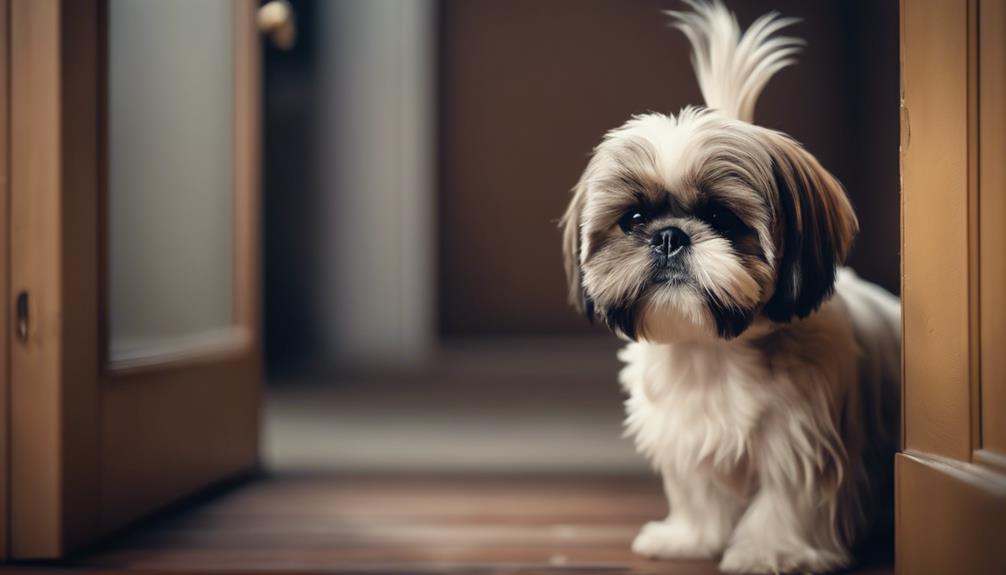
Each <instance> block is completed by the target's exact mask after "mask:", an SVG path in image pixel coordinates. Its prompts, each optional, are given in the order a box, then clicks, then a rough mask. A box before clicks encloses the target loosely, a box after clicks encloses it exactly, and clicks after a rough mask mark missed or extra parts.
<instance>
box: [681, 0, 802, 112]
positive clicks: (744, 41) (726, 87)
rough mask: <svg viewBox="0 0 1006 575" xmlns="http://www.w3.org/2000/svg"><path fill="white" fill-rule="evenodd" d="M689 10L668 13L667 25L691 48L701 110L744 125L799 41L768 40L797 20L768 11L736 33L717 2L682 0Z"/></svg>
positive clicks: (732, 19) (729, 14) (793, 60)
mask: <svg viewBox="0 0 1006 575" xmlns="http://www.w3.org/2000/svg"><path fill="white" fill-rule="evenodd" d="M683 2H685V3H686V4H688V6H690V7H691V8H692V10H693V11H692V12H679V11H673V10H668V11H667V12H666V13H667V14H668V15H669V16H670V17H671V18H672V22H671V25H672V26H674V27H675V28H677V29H679V30H681V31H682V32H684V34H685V36H687V37H688V41H689V42H690V43H691V45H692V66H693V67H694V68H695V75H696V76H697V77H698V80H699V88H700V89H701V90H702V97H703V98H705V100H706V106H708V107H710V108H716V109H718V110H720V111H721V112H723V113H724V114H727V115H730V116H732V117H734V118H738V119H741V120H744V121H747V122H751V121H753V119H754V108H755V102H756V101H757V100H758V96H759V95H760V94H761V91H762V89H763V88H764V87H765V84H767V83H768V81H769V80H770V79H771V78H772V76H773V75H775V73H776V72H778V71H779V70H781V69H783V68H785V67H786V66H789V65H790V64H794V63H796V58H794V56H795V55H796V54H797V53H798V52H799V51H800V49H801V48H802V47H803V46H804V44H805V42H804V41H803V40H802V39H800V38H791V37H787V36H773V34H775V33H776V32H778V31H779V30H780V29H782V28H785V27H786V26H789V25H791V24H794V23H796V22H798V21H799V19H798V18H782V17H781V16H780V15H779V13H778V12H769V13H768V14H765V15H764V16H762V17H761V18H758V19H757V20H755V22H754V24H752V25H751V27H750V28H748V29H747V30H746V31H745V32H744V34H743V35H742V34H741V31H740V26H738V25H737V17H736V16H734V14H733V13H732V12H730V11H729V10H727V9H726V7H725V6H724V5H723V3H722V2H721V1H720V0H712V1H711V2H707V1H706V0H683Z"/></svg>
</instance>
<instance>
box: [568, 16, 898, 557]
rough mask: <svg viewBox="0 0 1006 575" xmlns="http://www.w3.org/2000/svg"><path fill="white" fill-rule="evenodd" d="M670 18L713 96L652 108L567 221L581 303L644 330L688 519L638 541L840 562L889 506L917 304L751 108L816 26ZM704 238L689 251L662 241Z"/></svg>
mask: <svg viewBox="0 0 1006 575" xmlns="http://www.w3.org/2000/svg"><path fill="white" fill-rule="evenodd" d="M685 2H686V3H687V4H688V5H689V6H690V7H691V8H692V11H691V12H672V13H671V17H672V18H673V23H674V25H675V26H676V27H678V28H679V29H681V30H682V31H683V32H684V33H685V35H686V36H687V37H688V39H689V40H690V42H691V44H692V47H693V50H694V53H693V65H694V67H695V70H696V74H697V76H698V78H699V84H700V86H701V88H702V93H703V96H704V97H705V100H706V104H707V107H706V108H694V107H688V108H685V109H683V110H681V111H680V112H679V113H678V114H677V115H671V114H644V115H641V116H636V117H633V118H631V119H630V120H629V121H627V122H626V123H625V124H624V125H622V126H621V127H619V128H616V129H614V130H611V131H610V132H608V134H606V135H605V137H604V139H603V140H602V141H601V143H600V144H599V145H598V146H597V148H595V150H594V154H593V156H592V157H591V159H590V162H589V163H588V165H587V167H586V169H585V170H584V172H583V175H582V176H581V178H580V181H579V182H578V183H577V185H576V187H575V188H574V190H573V198H572V200H571V201H570V204H569V207H568V208H567V210H566V213H565V215H564V216H563V218H562V221H561V226H562V227H563V251H564V254H565V263H566V275H567V278H568V280H569V285H570V300H571V302H572V303H573V305H574V306H576V307H577V308H578V309H579V310H580V311H582V312H583V313H584V314H586V315H587V316H588V317H589V318H592V319H593V318H596V319H598V320H600V321H603V322H605V323H606V324H607V325H608V326H609V328H610V329H611V330H612V331H613V332H615V333H616V334H618V335H619V336H621V337H623V338H625V339H628V340H632V343H630V344H629V345H628V346H627V347H626V348H625V349H624V350H623V351H622V353H621V354H620V357H621V359H622V360H623V361H624V362H625V363H626V366H625V368H624V369H623V371H622V373H621V376H620V379H621V383H622V386H623V389H624V390H625V391H626V393H627V394H628V397H629V398H628V400H627V401H626V410H627V419H626V432H627V433H628V434H630V435H631V436H632V437H633V438H634V439H635V442H636V446H637V448H638V450H639V451H640V452H641V453H642V454H644V455H645V456H646V457H647V458H649V460H650V461H651V462H652V464H653V466H654V468H655V469H656V470H658V471H659V472H660V473H661V474H662V476H663V479H664V486H665V490H666V492H667V497H668V500H669V507H670V513H669V515H668V516H667V518H665V519H663V520H660V521H654V522H651V523H649V524H647V525H646V526H645V527H644V528H643V529H642V531H640V533H639V535H638V536H637V538H636V540H635V541H634V543H633V549H634V550H635V551H637V552H638V553H641V554H643V555H646V556H650V557H717V556H721V557H722V559H721V562H720V568H721V569H723V570H724V571H732V572H744V573H777V572H788V571H814V572H820V571H827V570H832V569H836V568H840V567H843V566H845V565H848V564H849V563H850V562H851V560H852V554H851V553H852V549H853V545H854V544H855V543H856V542H857V541H859V540H861V539H862V538H863V537H864V536H865V535H867V534H868V533H869V532H870V530H871V528H874V529H876V528H877V525H879V524H883V522H884V520H885V519H888V520H889V517H890V513H889V511H890V505H889V504H890V491H891V473H890V470H891V465H892V461H891V459H892V456H893V451H894V448H895V446H896V445H897V429H898V414H899V408H898V391H897V385H898V381H899V378H900V375H899V369H900V361H899V359H898V357H899V350H900V332H899V326H900V320H899V315H900V309H899V303H898V300H897V298H895V297H894V296H892V295H890V294H889V293H887V292H885V291H883V290H882V289H881V288H878V287H876V286H873V285H871V284H869V283H867V282H864V281H863V280H861V279H859V278H857V277H856V276H855V274H854V273H853V272H852V271H851V270H846V269H843V268H841V265H842V264H843V262H844V261H845V258H846V256H847V255H848V253H849V250H850V248H851V246H852V242H853V238H854V237H855V235H856V233H857V231H858V224H857V221H856V216H855V213H854V212H853V209H852V205H851V204H850V202H849V200H848V198H847V197H846V195H845V191H844V190H843V189H842V186H841V184H840V183H839V182H838V181H837V180H836V179H835V178H834V176H832V175H831V174H830V173H828V171H827V170H826V169H825V168H824V167H823V166H821V165H820V163H819V162H818V161H817V160H816V159H815V158H814V157H813V155H811V154H810V153H809V152H808V151H807V150H805V149H804V148H803V147H802V146H801V145H800V144H799V143H797V142H796V141H794V140H793V139H792V138H790V137H789V136H787V135H785V134H782V133H780V132H776V131H773V130H768V129H766V128H763V127H760V126H756V125H754V124H752V123H751V119H752V117H753V113H754V107H755V104H756V100H757V97H758V95H759V93H760V92H761V90H762V88H763V87H764V86H765V84H766V82H768V80H769V79H770V78H771V77H772V75H773V74H775V73H776V72H778V71H779V70H780V69H782V68H783V67H785V66H787V65H789V64H791V63H793V59H792V56H793V55H794V54H795V53H796V52H797V51H798V50H799V47H800V46H801V45H802V41H800V40H798V39H795V38H787V37H779V36H776V35H775V34H776V33H777V32H778V31H779V30H780V29H782V28H783V27H785V26H788V25H790V24H792V23H793V22H794V20H793V19H788V18H781V17H779V16H778V15H777V14H774V13H773V14H768V15H765V16H763V17H761V18H759V19H758V20H757V21H756V22H755V23H754V24H753V25H752V26H751V27H750V28H749V29H748V30H747V31H746V32H744V33H743V34H742V33H741V31H740V29H739V26H738V25H737V21H736V19H735V17H734V16H733V15H732V14H731V13H730V12H729V11H727V9H726V8H725V7H724V6H723V5H722V4H721V3H720V2H719V0H714V1H712V2H709V3H707V2H701V1H699V0H685ZM668 230H672V231H673V233H674V234H676V236H675V237H684V238H687V241H686V242H685V243H684V244H682V247H680V249H676V250H675V251H674V252H673V253H671V252H670V251H669V248H667V247H666V245H665V244H664V243H661V242H660V241H655V238H662V237H668V236H664V235H661V234H666V233H669V232H668Z"/></svg>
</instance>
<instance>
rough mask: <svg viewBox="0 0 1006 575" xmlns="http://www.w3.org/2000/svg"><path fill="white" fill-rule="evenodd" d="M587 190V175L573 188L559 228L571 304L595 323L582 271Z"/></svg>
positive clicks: (592, 307) (592, 304)
mask: <svg viewBox="0 0 1006 575" xmlns="http://www.w3.org/2000/svg"><path fill="white" fill-rule="evenodd" d="M586 188H587V185H586V174H584V176H582V177H581V178H580V181H579V182H578V183H577V184H576V187H574V188H573V199H572V200H570V202H569V206H568V207H567V208H566V213H565V214H563V216H562V219H560V220H559V227H560V228H562V257H563V260H564V261H563V263H564V264H565V268H566V281H567V282H568V284H569V303H570V304H572V305H573V307H575V308H576V309H577V311H579V312H580V313H582V314H584V315H585V316H587V319H588V320H590V321H591V322H593V321H594V302H593V301H592V300H591V299H590V297H589V296H587V294H586V293H585V292H584V290H583V271H582V270H581V269H580V219H581V217H582V214H583V204H584V202H585V198H586Z"/></svg>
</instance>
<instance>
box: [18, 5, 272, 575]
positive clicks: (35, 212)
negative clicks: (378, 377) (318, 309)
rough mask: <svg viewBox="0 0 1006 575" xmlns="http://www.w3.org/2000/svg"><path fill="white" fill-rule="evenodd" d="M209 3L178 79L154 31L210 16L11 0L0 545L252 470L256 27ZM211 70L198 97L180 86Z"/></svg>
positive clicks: (80, 539)
mask: <svg viewBox="0 0 1006 575" xmlns="http://www.w3.org/2000/svg"><path fill="white" fill-rule="evenodd" d="M208 1H209V0H207V2H208ZM148 4H149V6H148ZM156 4H157V6H158V8H157V9H160V10H172V9H173V8H171V7H165V6H164V3H156ZM167 4H168V5H170V6H174V3H167ZM211 4H213V6H211V7H209V6H208V5H202V4H200V5H199V6H198V7H196V6H195V5H194V4H193V9H192V10H190V11H189V17H190V18H198V17H199V16H200V15H201V9H202V8H207V7H209V9H210V10H211V11H213V10H217V11H218V12H219V13H218V15H217V17H216V20H215V24H213V25H214V26H216V28H214V29H211V30H206V31H205V33H204V36H206V38H204V40H205V42H204V43H199V42H198V41H195V40H193V43H194V45H196V46H197V47H201V48H200V49H201V50H203V59H204V60H206V61H204V62H201V63H200V64H205V65H208V66H211V67H212V66H215V68H213V70H212V72H207V71H206V70H203V71H202V72H201V74H202V75H199V74H195V75H191V76H187V75H186V74H187V72H186V70H188V72H192V70H191V68H185V67H176V66H173V64H172V63H171V62H170V61H167V60H158V58H160V57H165V58H167V57H168V55H165V54H163V53H161V52H162V50H161V48H163V46H161V44H160V43H169V44H170V42H171V41H173V40H175V39H177V38H175V36H177V35H178V34H180V33H182V32H183V30H182V28H184V29H185V30H184V33H185V34H192V33H194V28H193V26H195V28H199V26H203V25H204V24H205V25H206V26H209V24H208V23H202V24H198V25H193V24H192V23H191V22H189V23H188V24H187V25H184V26H183V25H182V24H185V23H184V22H180V21H171V19H170V18H169V16H168V15H166V14H157V16H156V17H155V18H153V19H152V20H151V21H146V23H145V24H144V18H143V15H142V14H140V15H138V14H136V13H129V14H128V17H123V18H122V20H121V21H119V20H116V18H117V16H116V14H118V16H125V15H127V13H126V12H123V13H118V12H116V10H117V9H118V8H120V7H122V6H127V5H128V7H127V8H125V9H126V10H127V11H128V10H142V9H148V8H150V7H151V6H153V5H154V3H142V4H141V3H132V2H128V3H121V4H120V2H118V1H117V0H113V1H112V2H111V4H108V3H106V2H103V1H101V0H12V8H11V30H12V42H11V50H12V52H11V62H12V68H11V72H12V82H13V84H12V91H11V118H12V132H11V138H12V150H13V152H12V156H11V158H12V174H13V175H14V177H13V180H12V188H11V194H12V195H11V215H12V227H11V242H12V245H11V258H12V261H11V274H12V277H11V287H12V292H14V293H18V292H25V293H27V294H28V296H29V298H30V305H29V306H28V311H29V320H30V321H29V322H28V325H29V330H28V337H27V338H26V339H25V340H24V341H20V340H18V341H14V342H12V343H11V345H10V349H11V412H10V413H11V474H10V477H11V485H10V490H11V498H10V501H11V505H12V509H11V517H10V524H11V526H12V529H13V532H12V538H11V541H12V550H11V555H12V556H13V557H14V558H18V559H29V558H51V557H58V556H61V555H63V554H65V553H67V552H69V551H71V550H73V549H76V548H79V547H80V546H82V545H84V544H86V543H88V542H91V541H94V540H95V539H96V538H99V537H101V536H102V535H104V534H107V533H109V532H110V531H112V530H115V529H117V528H120V527H121V526H123V525H124V524H126V523H128V522H130V521H133V520H135V519H137V518H139V517H141V516H142V515H144V514H146V513H149V512H150V511H152V510H154V509H156V508H158V507H160V506H163V505H165V504H167V503H170V502H171V501H174V500H176V499H178V498H179V497H183V496H185V495H188V494H190V493H192V492H193V491H195V490H197V489H199V488H202V487H205V486H207V485H209V484H211V483H213V482H215V481H219V480H223V479H226V478H228V477H232V476H234V475H235V474H238V473H241V472H244V471H247V470H249V469H253V468H254V467H255V465H256V462H257V447H258V407H259V397H260V385H261V375H260V373H261V347H260V343H259V341H260V332H261V330H260V322H259V313H258V305H259V284H260V281H259V269H258V265H259V264H258V253H259V245H258V242H259V232H258V203H259V198H258V194H259V190H258V185H259V177H258V150H259V116H258V106H259V54H258V50H259V39H258V36H257V31H256V29H255V20H254V16H255V4H254V2H253V1H251V0H233V1H232V2H228V3H226V4H224V3H219V2H212V3H211ZM180 6H181V5H179V7H180ZM185 6H188V5H187V4H186V5H185ZM147 16H148V17H149V16H150V14H147ZM211 21H213V20H211ZM169 24H170V25H174V26H175V28H174V30H169V28H170V26H169ZM162 25H164V26H168V28H165V29H163V30H162V29H160V26H162ZM131 26H138V28H137V29H131V28H130V27H131ZM143 26H149V27H151V29H148V30H141V29H142V27H143ZM141 31H142V33H139V32H141ZM214 32H219V33H214ZM120 33H121V34H120ZM131 34H132V36H130V35H131ZM120 36H121V37H120ZM127 36H128V37H130V38H131V39H130V40H129V42H132V44H128V46H129V48H128V50H126V51H125V52H124V53H123V54H121V55H120V56H122V57H123V58H125V59H127V60H129V61H128V62H124V61H119V60H117V59H116V55H115V53H114V51H115V50H116V48H115V44H116V42H120V43H121V42H123V41H124V40H123V38H125V37H127ZM162 36H165V37H162ZM116 38H118V40H116ZM214 42H216V44H215V47H213V46H211V45H210V44H212V43H214ZM175 48H177V49H178V50H179V51H181V52H184V50H182V49H181V48H178V47H177V46H176V47H175ZM214 50H215V51H217V52H218V53H216V54H206V51H214ZM131 66H132V67H131ZM159 72H160V74H159ZM123 74H125V76H124V77H123V76H122V75H123ZM220 75H223V76H224V77H223V78H220V77H217V76H220ZM211 77H214V78H213V80H212V81H213V82H215V83H216V85H217V86H218V88H220V87H222V88H221V89H219V90H218V94H217V96H216V101H215V102H213V103H210V102H206V101H203V100H204V99H206V100H208V99H210V98H209V97H208V96H206V94H202V95H200V96H199V97H195V96H193V95H192V94H191V92H192V91H198V90H205V89H209V87H208V86H207V85H206V84H207V83H208V82H210V79H211ZM185 78H189V79H190V80H191V82H187V81H186V80H185ZM119 80H123V82H124V83H123V84H122V85H119V84H117V82H119ZM125 84H129V85H128V86H126V85H125ZM189 84H192V85H189ZM144 91H146V92H144ZM158 93H159V95H158ZM96 112H97V113H96ZM209 116H219V117H216V118H210V117H209ZM196 119H198V120H199V121H198V122H196V121H195V120H196ZM165 120H173V121H165ZM172 130H176V132H177V133H171V131H172ZM169 136H173V137H176V141H171V139H170V138H169ZM192 139H195V140H198V141H197V142H193V141H191V140H192ZM177 140H181V142H180V141H177ZM203 144H205V145H206V148H205V149H200V148H199V146H200V145H203ZM221 148H222V150H221ZM179 219H181V220H183V222H179V221H178V220H179ZM184 224H187V225H184ZM180 232H183V233H180ZM186 242H191V243H186ZM130 282H135V284H132V285H131V284H130ZM165 312H167V313H165ZM208 333H209V334H214V335H213V336H212V337H208V336H207V335H206V334H208ZM123 342H125V344H124V345H116V343H123Z"/></svg>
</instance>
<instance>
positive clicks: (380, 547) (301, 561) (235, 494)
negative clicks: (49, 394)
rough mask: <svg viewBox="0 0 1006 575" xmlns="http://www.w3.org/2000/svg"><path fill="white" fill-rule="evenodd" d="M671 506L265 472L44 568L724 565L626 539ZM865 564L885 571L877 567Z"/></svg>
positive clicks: (570, 493) (635, 481)
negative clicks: (656, 555) (639, 549)
mask: <svg viewBox="0 0 1006 575" xmlns="http://www.w3.org/2000/svg"><path fill="white" fill-rule="evenodd" d="M664 512H665V504H664V501H663V497H662V495H661V492H660V487H659V482H658V480H657V479H656V478H647V477H634V478H603V477H600V478H594V479H582V478H581V479H578V480H567V479H560V478H556V477H544V478H543V477H537V478H529V477H524V478H513V479H505V478H502V477H499V476H497V477H494V478H479V477H461V476H453V477H447V478H444V477H440V478H434V477H420V478H416V477H412V478H406V477H402V476H398V477H389V476H385V477H365V476H333V475H303V474H302V475H287V476H273V477H266V478H260V479H255V480H252V481H250V482H247V483H244V484H241V485H238V486H236V487H232V488H230V489H227V490H224V491H222V492H219V493H217V494H215V495H214V496H213V497H208V498H203V500H201V501H197V502H193V503H192V504H190V505H188V506H187V507H185V508H183V509H180V510H176V511H174V512H170V513H167V514H164V515H162V516H161V517H159V518H155V519H154V520H152V521H149V522H147V523H146V524H144V525H140V526H138V527H137V528H135V529H133V530H131V531H130V532H129V533H127V534H125V535H123V536H121V537H119V538H117V539H115V540H114V541H112V542H111V543H109V544H107V545H106V546H104V547H103V548H99V549H95V550H92V551H90V552H88V553H86V554H84V555H82V556H80V557H76V558H74V559H72V560H70V561H68V562H66V563H64V564H62V565H58V566H57V565H47V566H35V567H37V568H38V569H39V570H40V571H42V572H51V571H63V570H64V569H65V568H72V569H73V570H74V572H81V571H84V572H87V571H92V570H94V571H102V572H105V571H108V570H112V571H117V570H128V571H134V570H139V571H143V572H207V571H213V572H217V573H221V572H224V573H238V572H263V571H264V572H277V573H279V572H282V573H298V572H303V573H307V572H311V573H319V572H328V573H388V574H402V575H405V574H416V575H424V574H448V573H449V574H452V573H477V574H503V573H521V574H532V573H552V574H555V573H600V574H632V573H669V574H681V575H699V574H710V573H716V567H715V564H714V563H712V562H703V561H676V562H659V561H647V560H645V559H641V558H638V557H635V556H634V555H632V554H631V553H630V551H629V543H630V542H631V540H632V538H633V536H634V535H635V533H636V531H637V530H638V528H639V526H640V525H642V524H643V523H644V522H646V521H648V520H651V519H654V518H658V517H660V516H661V515H663V514H664ZM857 572H858V573H874V574H881V573H883V574H887V573H890V572H891V569H890V567H889V566H885V565H883V564H881V565H874V566H871V567H867V568H864V569H861V570H859V571H857Z"/></svg>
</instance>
